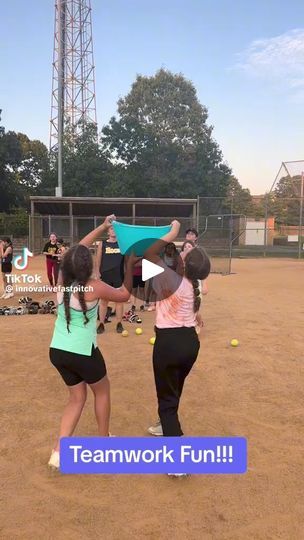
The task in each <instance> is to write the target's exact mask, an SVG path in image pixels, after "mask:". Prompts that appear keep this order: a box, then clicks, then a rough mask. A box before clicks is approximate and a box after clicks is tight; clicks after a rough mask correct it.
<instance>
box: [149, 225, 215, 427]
mask: <svg viewBox="0 0 304 540" xmlns="http://www.w3.org/2000/svg"><path fill="white" fill-rule="evenodd" d="M171 225H172V228H171V231H170V232H169V233H168V234H166V235H165V236H164V237H163V238H162V239H161V241H158V242H155V244H153V245H152V246H151V247H150V248H149V249H148V250H147V251H146V253H145V257H146V258H147V259H148V260H150V261H151V262H154V263H156V264H158V265H160V266H164V267H165V263H164V262H163V261H162V262H161V261H160V258H159V254H160V253H161V251H162V250H163V247H164V242H165V243H168V242H172V241H173V240H174V239H175V238H176V237H177V236H178V233H179V229H180V223H179V222H178V221H173V222H172V224H171ZM182 267H183V275H182V276H181V275H179V274H178V273H177V272H174V271H173V270H171V269H169V268H168V267H165V272H163V273H161V274H159V275H158V276H156V277H154V278H153V288H154V290H155V292H156V297H157V301H156V325H155V332H156V341H155V345H154V349H153V370H154V379H155V385H156V393H157V399H158V414H159V418H160V422H161V428H162V430H161V432H160V433H158V434H160V435H161V434H163V435H165V436H172V437H177V436H180V435H183V432H182V429H181V426H180V422H179V418H178V407H179V402H180V398H181V394H182V390H183V386H184V382H185V379H186V377H187V375H188V374H189V373H190V371H191V368H192V366H193V364H194V362H195V361H196V359H197V355H198V352H199V348H200V342H199V339H198V336H197V333H196V331H195V326H196V314H197V312H198V310H199V307H200V302H201V299H200V290H199V280H204V279H206V278H207V276H208V275H209V272H210V260H209V258H208V255H207V254H206V252H205V251H204V250H203V249H201V248H199V247H194V248H193V249H192V250H190V251H189V252H188V253H187V254H186V255H185V257H184V260H183V265H182ZM149 432H150V433H152V431H150V430H149Z"/></svg>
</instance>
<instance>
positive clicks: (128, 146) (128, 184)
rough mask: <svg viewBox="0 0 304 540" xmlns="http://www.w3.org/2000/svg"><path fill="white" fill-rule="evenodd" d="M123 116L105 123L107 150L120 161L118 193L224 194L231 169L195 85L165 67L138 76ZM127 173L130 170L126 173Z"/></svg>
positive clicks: (121, 110)
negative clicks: (149, 75)
mask: <svg viewBox="0 0 304 540" xmlns="http://www.w3.org/2000/svg"><path fill="white" fill-rule="evenodd" d="M118 114H119V119H116V118H115V117H112V118H111V120H110V122H109V124H108V125H107V126H105V127H104V129H103V135H102V144H103V149H104V151H105V152H106V153H107V155H108V156H109V157H110V158H111V159H112V162H113V163H114V164H115V165H116V166H115V169H114V171H113V172H114V174H113V175H112V179H111V186H108V189H109V188H110V189H111V190H112V191H113V194H115V195H116V191H117V190H120V189H121V186H120V182H117V177H116V173H117V176H118V178H119V179H123V190H124V193H125V195H129V196H145V197H153V196H164V197H166V196H167V197H196V196H197V195H202V196H224V195H225V194H226V189H227V184H228V180H229V176H230V169H229V168H228V166H227V165H226V164H225V163H223V161H222V154H221V151H220V150H219V147H218V145H217V144H216V142H215V141H214V140H213V139H212V129H213V128H212V126H209V125H208V124H207V119H208V113H207V109H206V107H204V106H203V105H201V104H200V103H199V101H198V99H197V95H196V90H195V88H194V86H193V84H192V83H191V82H190V81H188V80H186V79H185V78H184V77H183V75H181V74H178V75H176V74H173V73H171V72H169V71H166V70H164V69H161V70H159V71H158V72H157V73H156V74H155V76H152V77H144V76H138V77H137V79H136V81H135V82H134V84H133V85H132V88H131V91H130V93H129V94H128V95H127V96H126V97H125V98H123V99H120V100H119V101H118ZM123 173H124V174H123Z"/></svg>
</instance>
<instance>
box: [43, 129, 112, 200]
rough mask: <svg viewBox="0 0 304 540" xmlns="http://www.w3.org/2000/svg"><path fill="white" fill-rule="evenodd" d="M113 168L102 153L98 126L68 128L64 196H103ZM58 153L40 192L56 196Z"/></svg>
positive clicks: (52, 158) (64, 158)
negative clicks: (76, 128) (97, 130)
mask: <svg viewBox="0 0 304 540" xmlns="http://www.w3.org/2000/svg"><path fill="white" fill-rule="evenodd" d="M112 169H113V165H111V163H110V162H109V161H108V159H107V157H106V155H105V154H104V152H103V151H102V148H101V145H100V142H99V140H98V135H97V132H96V126H95V124H85V125H84V126H82V131H80V132H78V133H77V132H76V130H75V129H74V128H72V127H71V126H67V127H66V129H65V133H64V140H63V179H62V182H63V195H64V196H73V197H101V196H103V195H104V190H105V186H106V185H107V182H108V179H109V177H110V175H111V171H112ZM57 171H58V169H57V153H53V155H52V156H51V167H50V169H49V171H48V173H47V174H46V177H45V181H44V182H43V184H42V185H41V186H40V189H39V191H40V192H43V193H44V194H47V195H54V193H55V187H56V186H57Z"/></svg>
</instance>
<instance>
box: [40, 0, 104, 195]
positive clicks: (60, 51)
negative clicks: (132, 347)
mask: <svg viewBox="0 0 304 540" xmlns="http://www.w3.org/2000/svg"><path fill="white" fill-rule="evenodd" d="M84 122H90V123H95V124H96V126H97V121H96V99H95V77H94V58H93V40H92V18H91V0H56V3H55V32H54V56H53V87H52V108H51V130H50V149H51V150H58V153H59V152H60V150H61V148H60V147H61V146H62V134H63V133H64V128H65V127H66V126H67V125H70V126H71V127H72V128H74V129H75V131H76V133H77V132H78V133H79V132H80V131H81V129H82V126H83V123H84ZM59 185H60V184H59Z"/></svg>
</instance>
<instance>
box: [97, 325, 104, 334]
mask: <svg viewBox="0 0 304 540" xmlns="http://www.w3.org/2000/svg"><path fill="white" fill-rule="evenodd" d="M104 331H105V327H104V324H103V323H100V325H99V326H98V328H97V334H103V333H104Z"/></svg>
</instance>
